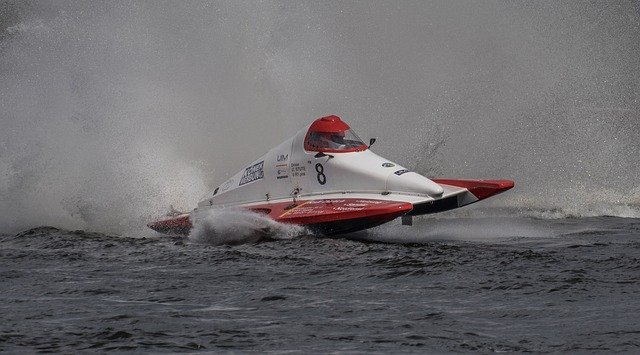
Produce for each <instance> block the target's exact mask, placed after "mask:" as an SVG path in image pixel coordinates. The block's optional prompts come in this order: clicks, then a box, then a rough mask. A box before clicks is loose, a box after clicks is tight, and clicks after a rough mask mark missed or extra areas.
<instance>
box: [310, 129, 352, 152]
mask: <svg viewBox="0 0 640 355" xmlns="http://www.w3.org/2000/svg"><path fill="white" fill-rule="evenodd" d="M309 145H311V146H313V147H316V148H328V149H345V148H346V144H345V143H344V133H342V132H311V134H310V136H309Z"/></svg>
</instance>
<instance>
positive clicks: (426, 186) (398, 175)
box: [387, 170, 444, 197]
mask: <svg viewBox="0 0 640 355" xmlns="http://www.w3.org/2000/svg"><path fill="white" fill-rule="evenodd" d="M387 191H390V192H410V193H417V194H426V195H429V196H433V197H438V196H441V195H442V194H443V193H444V189H443V188H442V186H440V185H438V184H437V183H435V182H433V181H431V180H429V179H427V178H426V177H424V176H422V175H420V174H418V173H414V172H412V171H403V170H398V171H396V172H393V173H390V174H389V176H388V177H387Z"/></svg>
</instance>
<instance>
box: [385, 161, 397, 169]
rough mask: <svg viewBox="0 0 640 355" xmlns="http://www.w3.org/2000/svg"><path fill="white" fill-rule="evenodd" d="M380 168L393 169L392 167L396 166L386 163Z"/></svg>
mask: <svg viewBox="0 0 640 355" xmlns="http://www.w3.org/2000/svg"><path fill="white" fill-rule="evenodd" d="M382 166H384V167H385V168H393V167H394V166H396V164H394V163H389V162H386V163H382Z"/></svg>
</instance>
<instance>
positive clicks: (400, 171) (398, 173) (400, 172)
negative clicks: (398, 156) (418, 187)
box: [393, 169, 409, 176]
mask: <svg viewBox="0 0 640 355" xmlns="http://www.w3.org/2000/svg"><path fill="white" fill-rule="evenodd" d="M408 172H409V170H407V169H401V170H398V171H394V172H393V173H394V174H396V175H398V176H400V175H402V174H404V173H408Z"/></svg>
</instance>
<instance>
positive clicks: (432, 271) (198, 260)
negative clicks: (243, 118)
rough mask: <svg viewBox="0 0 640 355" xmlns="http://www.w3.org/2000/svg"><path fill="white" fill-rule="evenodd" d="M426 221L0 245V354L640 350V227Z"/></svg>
mask: <svg viewBox="0 0 640 355" xmlns="http://www.w3.org/2000/svg"><path fill="white" fill-rule="evenodd" d="M419 222H421V223H418V225H416V226H414V227H411V228H409V227H403V226H399V225H392V226H389V227H385V228H381V229H377V230H374V231H373V232H370V233H366V234H360V235H356V236H353V237H355V238H359V239H365V240H347V239H326V238H317V237H313V236H302V237H298V238H294V239H290V240H275V241H265V242H261V243H257V244H243V245H238V246H214V245H209V244H202V243H195V242H191V241H189V240H185V241H183V240H180V239H173V238H167V237H162V238H135V237H125V236H109V235H104V234H97V233H90V232H83V231H64V230H57V229H54V228H45V227H43V228H37V229H33V230H29V231H25V232H23V233H20V234H17V235H4V236H2V239H1V245H2V248H1V250H0V283H1V285H2V287H1V288H0V296H1V298H2V302H0V313H1V314H2V322H1V323H0V350H4V351H29V352H31V351H61V352H66V353H70V352H76V351H78V350H85V349H90V350H98V351H101V350H111V349H116V350H129V349H131V350H135V351H143V352H182V351H197V350H206V351H233V352H250V351H257V352H264V351H287V350H299V351H302V352H330V351H346V352H365V351H372V350H373V351H381V352H398V351H400V352H409V353H415V352H460V351H462V352H464V351H481V352H491V351H537V352H547V351H578V352H583V351H589V350H600V351H605V352H609V351H623V352H636V351H639V350H640V317H639V315H640V297H639V295H640V220H639V219H625V218H614V217H598V218H576V219H556V220H542V219H533V218H506V219H498V218H485V219H477V218H476V219H457V220H455V219H444V220H423V221H419ZM403 239H404V240H407V241H409V242H410V243H398V241H400V240H403ZM380 241H394V243H388V242H380Z"/></svg>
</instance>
